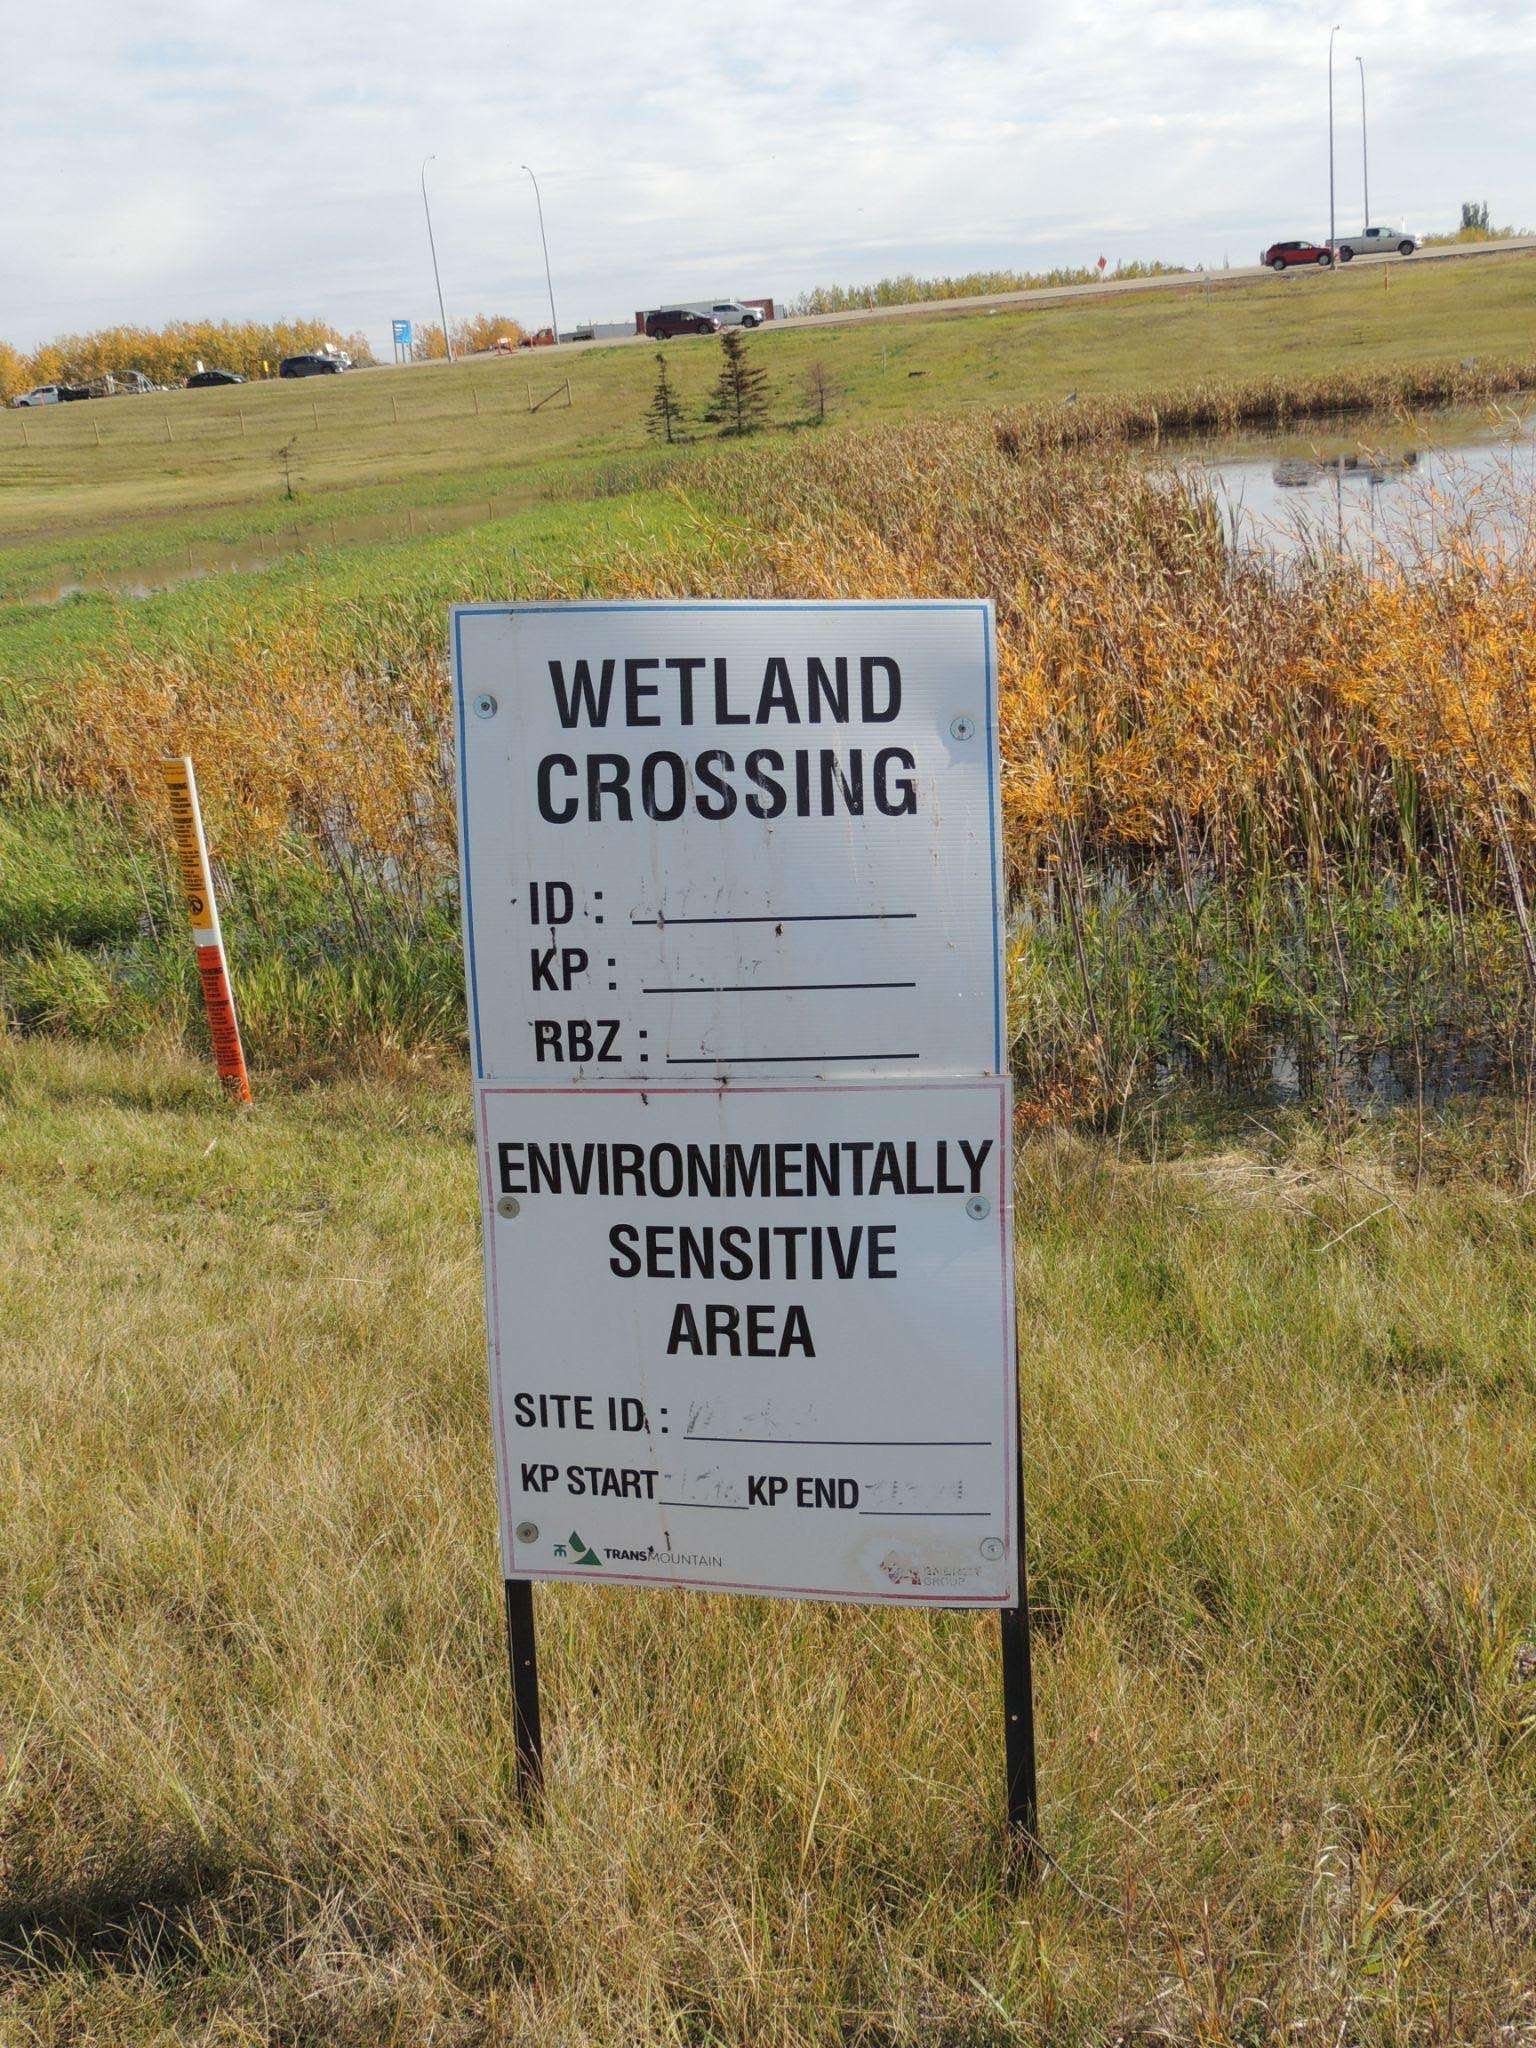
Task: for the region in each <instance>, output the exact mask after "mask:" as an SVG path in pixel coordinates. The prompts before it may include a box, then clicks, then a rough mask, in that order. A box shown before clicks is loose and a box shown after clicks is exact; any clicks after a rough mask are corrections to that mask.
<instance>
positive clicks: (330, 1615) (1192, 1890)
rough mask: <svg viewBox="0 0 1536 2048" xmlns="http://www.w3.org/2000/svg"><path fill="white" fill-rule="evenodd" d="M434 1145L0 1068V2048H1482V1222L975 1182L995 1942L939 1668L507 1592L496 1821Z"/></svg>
mask: <svg viewBox="0 0 1536 2048" xmlns="http://www.w3.org/2000/svg"><path fill="white" fill-rule="evenodd" d="M469 1135H470V1134H469V1115H468V1103H467V1097H466V1094H465V1088H464V1083H463V1080H462V1078H461V1077H460V1076H459V1075H455V1076H453V1077H451V1078H449V1079H448V1080H446V1081H436V1082H434V1083H432V1084H431V1085H425V1086H424V1085H416V1086H412V1087H401V1086H396V1085H391V1084H390V1083H389V1081H388V1080H387V1079H384V1078H382V1077H381V1076H380V1074H379V1073H378V1072H377V1070H376V1069H375V1070H373V1071H371V1072H370V1074H369V1076H368V1078H367V1082H366V1084H365V1085H363V1084H355V1083H354V1084H348V1085H345V1086H338V1085H330V1086H325V1087H321V1088H316V1089H310V1090H302V1091H293V1092H290V1091H285V1090H283V1089H281V1088H280V1087H274V1088H270V1089H268V1090H266V1091H265V1092H264V1098H263V1102H262V1103H261V1105H259V1106H258V1108H257V1110H256V1111H255V1112H254V1113H253V1114H252V1115H250V1116H248V1117H244V1118H241V1119H238V1120H235V1121H232V1120H231V1118H230V1116H229V1114H228V1112H227V1111H226V1110H224V1109H223V1108H222V1107H221V1106H220V1105H219V1104H218V1103H217V1101H216V1099H215V1098H214V1095H213V1092H212V1091H211V1090H210V1089H209V1087H208V1086H207V1083H206V1077H205V1076H204V1075H203V1074H202V1073H201V1072H200V1071H199V1070H198V1069H196V1068H194V1067H192V1066H191V1065H189V1064H186V1063H181V1064H178V1063H176V1062H175V1061H167V1060H165V1059H163V1058H149V1057H145V1056H137V1057H131V1058H125V1057H122V1056H108V1055H106V1054H104V1053H101V1052H89V1051H82V1050H81V1049H79V1048H70V1047H63V1048H60V1047H52V1046H39V1045H36V1044H33V1045H28V1046H25V1047H22V1048H19V1049H14V1050H11V1051H5V1050H3V1049H0V1183H3V1193H4V1203H5V1209H4V1214H5V1224H4V1228H3V1230H0V1411H3V1413H4V1415H5V1418H6V1432H5V1440H6V1444H7V1449H8V1453H9V1454H8V1455H7V1457H6V1458H4V1459H3V1460H0V1524H3V1527H4V1529H5V1543H4V1545H3V1546H0V1603H3V1612H4V1614H5V1617H6V1631H5V1644H6V1654H5V1656H4V1658H3V1659H0V1752H3V1765H0V1786H3V1788H4V1799H3V1802H0V2037H3V2038H6V2039H7V2040H10V2039H11V2038H14V2039H15V2040H16V2041H17V2042H18V2044H19V2043H26V2044H28V2048H82V2044H85V2043H100V2044H102V2048H107V2044H110V2048H138V2044H141V2043H142V2044H144V2048H148V2044H151V2043H155V2044H160V2043H171V2042H177V2043H182V2042H185V2043H188V2044H191V2043H197V2044H200V2048H235V2044H237V2043H238V2044H247V2043H249V2044H252V2048H255V2044H262V2048H379V2044H381V2043H391V2044H399V2048H417V2044H429V2043H430V2044H433V2048H620V2044H622V2048H747V2044H751V2048H1004V2044H1021V2043H1035V2044H1039V2048H1075V2044H1082V2048H1090V2044H1092V2048H1100V2044H1104V2043H1109V2042H1123V2043H1138V2044H1147V2048H1150V2044H1152V2043H1173V2044H1199V2048H1236V2044H1244V2048H1282V2044H1284V2048H1297V2044H1299V2043H1314V2042H1315V2043H1318V2044H1325V2043H1326V2044H1330V2048H1332V2044H1337V2043H1340V2042H1348V2043H1353V2044H1356V2048H1462V2044H1466V2043H1473V2042H1475V2043H1479V2044H1482V2043H1487V2044H1489V2048H1517V2044H1523V2043H1524V2041H1525V2040H1526V2039H1528V2038H1529V2035H1530V2033H1531V2030H1532V2028H1533V2026H1536V1968H1533V1955H1536V1944H1533V1934H1536V1921H1533V1903H1532V1901H1533V1892H1532V1879H1533V1868H1532V1851H1531V1843H1532V1840H1533V1835H1532V1829H1533V1826H1536V1792H1533V1787H1536V1777H1533V1772H1532V1759H1533V1743H1536V1678H1533V1675H1532V1674H1533V1670H1536V1633H1533V1632H1536V1575H1533V1569H1532V1553H1531V1544H1530V1529H1529V1515H1528V1505H1529V1486H1530V1476H1531V1473H1532V1471H1533V1469H1536V1438H1533V1429H1532V1414H1533V1410H1532V1404H1531V1393H1532V1391H1533V1385H1532V1369H1531V1358H1532V1350H1531V1342H1530V1336H1531V1332H1530V1321H1531V1301H1532V1286H1533V1281H1532V1260H1531V1239H1530V1228H1529V1219H1528V1214H1527V1206H1526V1205H1525V1204H1523V1203H1521V1202H1518V1201H1515V1200H1513V1199H1511V1198H1510V1197H1509V1196H1507V1195H1504V1194H1500V1193H1499V1192H1498V1191H1497V1190H1496V1189H1494V1188H1492V1187H1490V1186H1489V1185H1488V1184H1487V1183H1486V1182H1480V1181H1479V1180H1478V1179H1476V1178H1475V1177H1474V1178H1467V1179H1461V1178H1458V1179H1456V1180H1454V1181H1452V1182H1451V1183H1450V1184H1446V1185H1437V1184H1436V1176H1431V1177H1430V1178H1429V1180H1428V1181H1427V1182H1426V1184H1425V1186H1424V1187H1423V1188H1422V1189H1420V1190H1419V1191H1418V1192H1417V1193H1416V1192H1415V1191H1414V1190H1413V1188H1412V1187H1411V1185H1409V1184H1408V1183H1407V1182H1406V1181H1404V1180H1403V1179H1401V1178H1400V1177H1398V1176H1396V1175H1394V1174H1393V1173H1392V1171H1391V1170H1390V1168H1389V1167H1387V1166H1385V1165H1384V1164H1383V1161H1382V1160H1381V1158H1380V1157H1379V1156H1377V1155H1375V1154H1373V1153H1372V1152H1371V1151H1370V1150H1368V1149H1366V1148H1364V1147H1356V1148H1355V1149H1353V1150H1351V1151H1350V1152H1349V1153H1347V1155H1346V1156H1345V1157H1344V1158H1343V1159H1342V1160H1341V1161H1339V1162H1336V1163H1333V1164H1330V1163H1328V1162H1327V1161H1326V1160H1324V1159H1322V1158H1320V1157H1319V1148H1318V1146H1317V1144H1316V1142H1315V1141H1314V1140H1312V1139H1311V1138H1309V1137H1308V1136H1307V1135H1306V1134H1305V1133H1302V1134H1301V1135H1300V1136H1299V1137H1298V1138H1297V1139H1295V1140H1294V1141H1292V1142H1285V1141H1283V1139H1281V1140H1277V1141H1275V1142H1273V1143H1271V1142H1270V1141H1269V1140H1267V1139H1263V1140H1261V1141H1260V1142H1261V1144H1262V1147H1263V1149H1262V1150H1261V1151H1259V1152H1257V1153H1255V1152H1254V1151H1252V1150H1249V1151H1245V1152H1244V1153H1242V1154H1241V1155H1238V1154H1235V1153H1232V1152H1228V1153H1227V1154H1225V1155H1224V1156H1222V1157H1220V1158H1218V1159H1216V1160H1202V1161H1189V1162H1184V1163H1173V1164H1166V1163H1165V1164H1162V1165H1158V1166H1155V1167H1154V1166H1149V1165H1147V1164H1145V1163H1137V1162H1134V1161H1132V1160H1131V1159H1129V1158H1126V1157H1120V1156H1117V1154H1116V1151H1115V1149H1114V1148H1111V1147H1105V1146H1087V1145H1083V1144H1080V1143H1078V1142H1077V1141H1075V1140H1072V1139H1068V1138H1063V1137H1061V1136H1059V1135H1047V1136H1046V1137H1045V1138H1043V1139H1040V1140H1037V1141H1035V1142H1033V1143H1030V1144H1027V1145H1026V1146H1024V1147H1023V1148H1022V1151H1021V1158H1020V1169H1019V1170H1020V1184H1019V1212H1018V1213H1019V1217H1020V1235H1019V1242H1018V1262H1019V1263H1018V1273H1019V1290H1018V1298H1019V1304H1020V1317H1021V1329H1022V1334H1023V1342H1022V1346H1021V1356H1022V1364H1023V1377H1022V1387H1021V1392H1022V1396H1023V1413H1024V1418H1025V1431H1024V1441H1025V1444H1026V1455H1027V1460H1028V1484H1029V1489H1030V1509H1031V1530H1032V1546H1033V1570H1034V1592H1035V1623H1036V1656H1037V1673H1038V1686H1039V1708H1040V1735H1041V1745H1042V1748H1041V1783H1042V1791H1043V1802H1044V1804H1043V1816H1044V1832H1045V1839H1046V1844H1047V1847H1048V1849H1049V1851H1050V1853H1051V1856H1052V1858H1053V1861H1052V1863H1051V1864H1050V1866H1049V1867H1048V1871H1047V1875H1046V1879H1045V1882H1044V1883H1043V1884H1042V1886H1041V1887H1040V1888H1039V1890H1038V1891H1035V1892H1022V1893H1021V1892H1020V1891H1019V1890H1017V1889H1016V1888H1014V1887H1013V1886H1011V1885H1010V1883H1009V1878H1008V1869H1007V1860H1006V1856H1005V1853H1004V1847H1003V1842H1002V1835H1001V1828H1000V1825H999V1823H1000V1810H1001V1797H1002V1754H1001V1713H1000V1703H999V1697H998V1679H997V1641H996V1624H995V1622H994V1621H992V1619H991V1618H990V1617H988V1616H985V1615H969V1614H959V1613H957V1614H951V1615H936V1616H929V1615H913V1614H890V1613H878V1612H873V1611H870V1610H860V1609H857V1608H836V1607H824V1606H817V1605H814V1604H799V1605H796V1604H793V1603H781V1602H771V1601H755V1600H741V1599H730V1598H727V1597H724V1596H713V1597H712V1596H691V1595H665V1594H643V1593H642V1594H636V1593H631V1592H620V1591H604V1590H601V1589H598V1588H594V1587H590V1586H582V1587H577V1586H570V1587H557V1588H552V1589H548V1590H545V1591H541V1592H540V1594H539V1596H538V1612H539V1626H540V1629H541V1663H542V1678H543V1686H544V1702H545V1713H546V1732H547V1738H548V1782H549V1801H548V1806H547V1809H546V1811H545V1813H544V1814H543V1816H542V1817H540V1818H538V1819H536V1820H530V1818H529V1817H528V1816H527V1815H526V1814H525V1813H524V1812H523V1810H522V1809H521V1808H520V1807H519V1805H518V1803H517V1800H516V1797H515V1793H514V1787H513V1782H512V1768H511V1759H512V1729H511V1711H510V1702H509V1698H508V1687H507V1678H506V1666H505V1657H504V1649H503V1643H502V1638H501V1617H500V1608H499V1592H500V1589H499V1586H498V1584H497V1572H496V1551H495V1530H494V1520H495V1516H494V1501H493V1490H492V1476H491V1464H490V1448H489V1433H488V1427H487V1419H486V1409H485V1381H484V1349H483V1341H484V1340H483V1332H482V1326H481V1294H480V1260H479V1252H478V1246H477V1242H476V1235H477V1234H476V1227H475V1196H474V1172H473V1154H472V1149H471V1146H470V1142H469ZM1255 1135H1256V1134H1255V1133H1252V1132H1250V1137H1254V1136H1255Z"/></svg>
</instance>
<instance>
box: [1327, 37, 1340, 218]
mask: <svg viewBox="0 0 1536 2048" xmlns="http://www.w3.org/2000/svg"><path fill="white" fill-rule="evenodd" d="M1340 26H1341V24H1340V23H1339V22H1335V23H1334V24H1333V27H1332V28H1331V29H1330V30H1329V32H1328V253H1329V255H1330V256H1332V255H1333V254H1334V253H1335V252H1334V247H1333V244H1334V239H1335V236H1336V234H1337V226H1338V224H1337V219H1336V216H1335V213H1334V180H1333V39H1334V37H1335V36H1336V35H1337V34H1338V32H1339V29H1340Z"/></svg>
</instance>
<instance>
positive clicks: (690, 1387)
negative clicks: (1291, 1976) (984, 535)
mask: <svg viewBox="0 0 1536 2048" xmlns="http://www.w3.org/2000/svg"><path fill="white" fill-rule="evenodd" d="M453 666H454V685H455V687H454V695H455V707H456V739H457V751H458V772H459V822H460V842H461V843H460V851H461V873H462V878H463V907H464V933H465V954H466V968H467V986H468V997H469V1012H470V1041H471V1055H472V1060H473V1066H474V1076H475V1098H476V1099H475V1110H476V1126H477V1133H478V1140H479V1153H480V1170H481V1195H482V1209H483V1218H484V1231H485V1250H486V1274H485V1286H486V1318H487V1326H488V1336H489V1352H490V1379H491V1414H492V1423H493V1431H494V1435H495V1440H496V1465H497V1484H498V1499H499V1505H500V1523H501V1543H502V1560H503V1577H504V1579H505V1581H506V1585H507V1624H508V1642H509V1655H510V1661H511V1673H512V1681H513V1695H514V1705H515V1710H516V1724H517V1743H518V1763H519V1772H520V1780H521V1782H522V1783H523V1785H524V1787H525V1789H527V1790H530V1791H531V1790H532V1789H533V1788H534V1787H535V1786H536V1784H537V1782H538V1778H539V1774H540V1771H541V1768H542V1759H541V1750H540V1717H539V1704H538V1691H537V1666H536V1656H535V1648H534V1635H533V1598H532V1582H533V1581H534V1580H536V1579H541V1578H543V1579H565V1580H592V1581H595V1582H597V1583H600V1584H609V1585H612V1584H623V1585H634V1586H694V1587H706V1588H710V1589H713V1590H716V1591H725V1592H750V1593H762V1594H773V1595H779V1596H782V1597H787V1598H798V1599H823V1600H851V1601H859V1602H869V1603H879V1604H883V1605H890V1606H928V1607H992V1608H995V1609H996V1610H997V1611H998V1613H999V1615H1000V1616H1001V1618H1002V1650H1003V1680H1004V1687H1003V1689H1004V1725H1005V1748H1006V1761H1007V1769H1006V1790H1007V1800H1006V1810H1007V1816H1008V1821H1009V1825H1010V1828H1011V1830H1012V1831H1013V1834H1014V1838H1015V1840H1016V1841H1017V1842H1018V1843H1019V1844H1020V1846H1021V1847H1022V1848H1023V1849H1024V1851H1025V1853H1026V1854H1027V1855H1030V1856H1032V1855H1033V1849H1034V1844H1035V1842H1036V1839H1037V1821H1036V1809H1035V1760H1034V1733H1033V1714H1032V1702H1031V1692H1030V1670H1029V1634H1028V1609H1027V1603H1026V1593H1025V1581H1024V1528H1023V1488H1022V1479H1021V1464H1020V1453H1019V1441H1018V1400H1017V1382H1016V1360H1015V1330H1014V1309H1013V1228H1012V1161H1011V1129H1012V1117H1011V1095H1010V1088H1009V1080H1008V1072H1007V1062H1006V1054H1005V1040H1004V1014H1003V965H1002V885H1001V872H1000V837H999V818H998V792H997V746H996V685H995V661H994V657H993V627H992V616H991V609H990V607H989V606H986V605H983V604H980V603H974V602H955V603H884V602H879V603H869V604H856V603H831V604H813V603H806V604H799V603H790V604H756V603H752V604H730V603H720V604H688V603H674V602H654V603H652V602H645V603H635V604H580V603H577V604H556V605H538V604H528V605H492V606H469V607H463V608H460V609H458V610H456V611H455V613H454V615H453Z"/></svg>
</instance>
